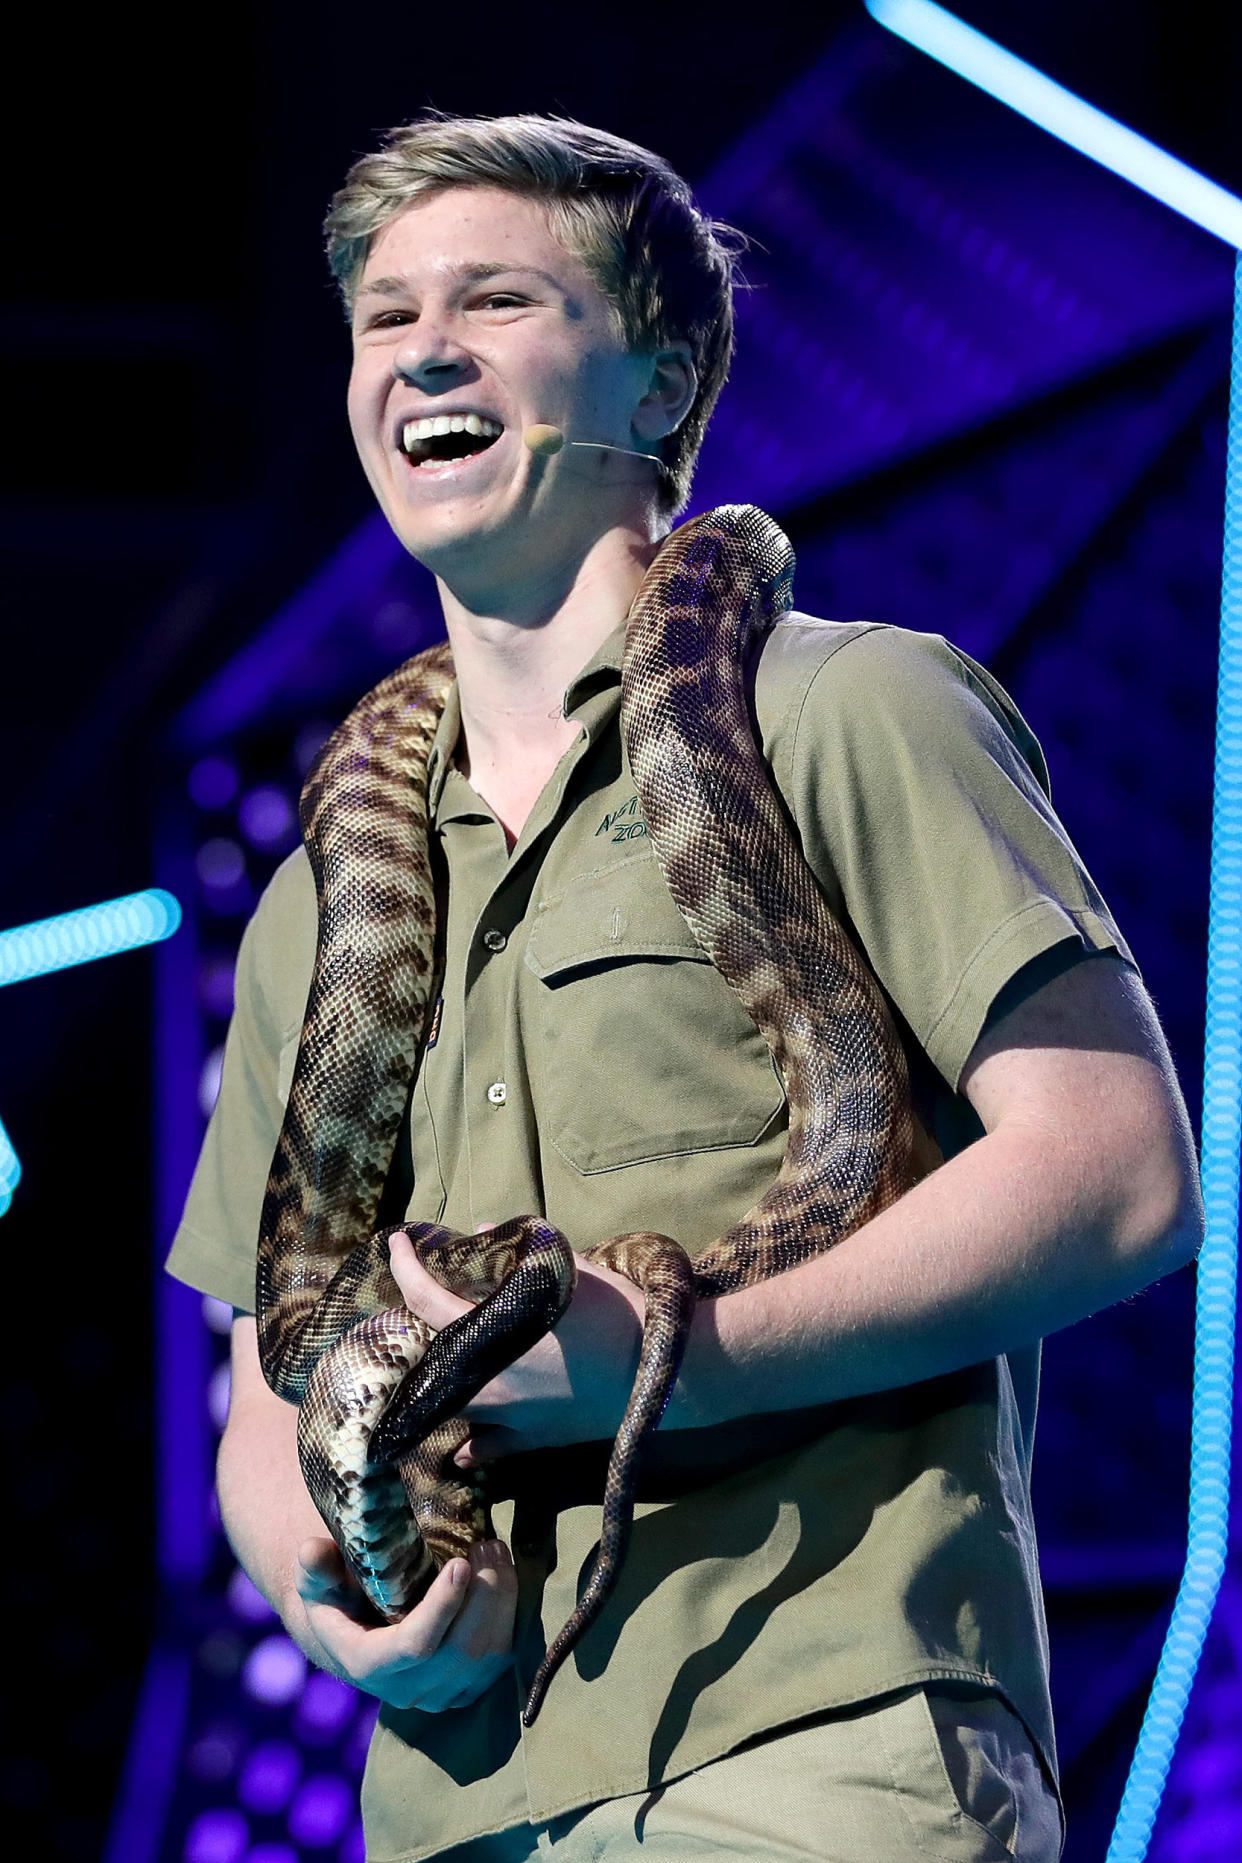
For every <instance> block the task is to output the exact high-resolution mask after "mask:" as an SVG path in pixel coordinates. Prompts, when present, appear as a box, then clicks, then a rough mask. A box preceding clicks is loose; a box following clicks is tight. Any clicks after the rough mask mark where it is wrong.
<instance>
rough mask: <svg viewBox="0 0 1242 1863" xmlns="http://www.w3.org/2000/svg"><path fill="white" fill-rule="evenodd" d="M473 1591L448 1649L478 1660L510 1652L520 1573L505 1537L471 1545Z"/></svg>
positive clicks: (452, 1631) (449, 1637) (446, 1642)
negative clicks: (518, 1574) (516, 1569)
mask: <svg viewBox="0 0 1242 1863" xmlns="http://www.w3.org/2000/svg"><path fill="white" fill-rule="evenodd" d="M469 1558H470V1569H471V1574H472V1578H471V1585H470V1593H469V1596H468V1597H467V1599H466V1602H465V1604H464V1605H463V1606H462V1608H461V1611H460V1612H459V1613H458V1615H457V1618H456V1619H455V1621H454V1623H453V1625H452V1628H451V1629H450V1630H449V1632H448V1634H447V1636H446V1637H445V1640H444V1645H445V1650H446V1652H447V1651H449V1650H452V1651H455V1652H456V1653H457V1655H458V1656H460V1657H462V1658H464V1659H465V1660H466V1661H468V1662H471V1663H476V1662H480V1661H482V1660H483V1659H484V1658H485V1657H489V1656H504V1655H507V1654H508V1652H509V1650H510V1648H511V1647H512V1643H513V1622H514V1617H515V1615H516V1612H517V1573H516V1572H515V1571H514V1569H513V1558H512V1555H511V1554H510V1552H509V1548H508V1547H507V1546H506V1545H505V1543H504V1541H503V1540H482V1541H480V1542H479V1543H478V1544H477V1545H474V1546H472V1547H471V1548H470V1554H469Z"/></svg>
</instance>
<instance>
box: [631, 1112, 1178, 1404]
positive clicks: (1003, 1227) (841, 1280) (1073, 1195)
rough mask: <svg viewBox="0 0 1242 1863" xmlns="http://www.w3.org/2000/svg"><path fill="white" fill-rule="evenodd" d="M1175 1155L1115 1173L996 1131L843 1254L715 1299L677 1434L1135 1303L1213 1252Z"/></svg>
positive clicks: (910, 1373) (705, 1317)
mask: <svg viewBox="0 0 1242 1863" xmlns="http://www.w3.org/2000/svg"><path fill="white" fill-rule="evenodd" d="M1173 1163H1174V1166H1175V1167H1176V1168H1172V1169H1170V1168H1167V1166H1168V1161H1166V1160H1160V1159H1156V1160H1154V1161H1144V1162H1143V1163H1142V1164H1140V1163H1139V1162H1138V1161H1131V1165H1130V1169H1129V1170H1128V1171H1126V1170H1125V1169H1123V1168H1120V1167H1118V1166H1116V1165H1114V1166H1111V1167H1106V1168H1105V1169H1104V1170H1100V1169H1099V1168H1098V1162H1097V1160H1096V1159H1095V1158H1094V1157H1093V1156H1092V1155H1091V1154H1090V1150H1089V1148H1088V1147H1085V1146H1079V1145H1077V1144H1076V1143H1075V1142H1074V1140H1073V1138H1072V1137H1066V1136H1064V1135H1061V1136H1060V1137H1058V1136H1056V1135H1050V1134H1049V1133H1048V1132H1047V1131H1045V1130H1041V1129H1039V1128H1037V1127H1032V1126H1024V1125H1016V1126H1013V1127H1008V1126H1007V1127H1003V1128H1001V1129H999V1130H997V1131H995V1132H993V1133H991V1134H989V1135H988V1136H987V1137H985V1138H982V1139H980V1140H979V1141H978V1142H977V1143H976V1144H974V1145H971V1146H969V1147H968V1148H967V1149H966V1150H965V1151H963V1152H961V1153H959V1154H958V1155H957V1156H956V1157H955V1158H953V1159H951V1160H949V1162H948V1163H946V1164H944V1165H942V1166H941V1167H940V1168H939V1169H938V1170H936V1171H934V1172H932V1173H931V1175H930V1176H928V1177H926V1178H924V1179H923V1181H922V1182H921V1183H920V1184H918V1185H916V1186H915V1187H914V1189H912V1190H911V1191H909V1192H908V1193H907V1194H906V1195H905V1196H904V1197H903V1198H901V1199H900V1200H899V1201H898V1202H897V1203H895V1204H893V1205H891V1206H890V1207H889V1208H888V1209H887V1210H885V1211H884V1212H883V1213H882V1214H881V1215H879V1216H877V1217H875V1218H874V1219H873V1220H872V1221H871V1222H869V1223H867V1224H865V1225H864V1226H863V1227H862V1228H861V1229H859V1230H857V1231H856V1232H855V1233H854V1234H853V1235H851V1236H848V1237H847V1238H846V1239H845V1240H844V1241H842V1242H840V1243H838V1244H837V1245H836V1246H835V1247H834V1248H831V1249H829V1250H827V1251H826V1252H825V1253H823V1254H821V1255H818V1256H814V1257H812V1258H811V1259H810V1260H809V1261H807V1262H804V1263H803V1264H802V1265H801V1266H800V1267H798V1268H795V1269H792V1270H791V1271H790V1272H789V1273H787V1274H783V1275H779V1276H775V1277H773V1278H772V1279H771V1280H768V1281H764V1282H761V1283H759V1284H758V1285H756V1286H754V1287H751V1288H747V1289H744V1290H742V1291H740V1292H738V1293H735V1294H726V1295H723V1296H721V1297H720V1298H719V1299H717V1300H714V1301H711V1302H706V1303H704V1304H703V1305H701V1306H700V1308H699V1310H698V1312H697V1314H696V1316H695V1322H694V1326H693V1329H692V1333H691V1339H690V1343H689V1346H688V1348H687V1352H686V1358H685V1361H684V1363H683V1368H682V1372H681V1376H680V1378H679V1379H678V1383H677V1386H676V1389H675V1391H674V1395H673V1398H672V1400H671V1402H670V1404H669V1408H668V1410H667V1412H666V1414H665V1420H664V1424H663V1427H664V1428H665V1429H669V1430H675V1429H688V1428H695V1427H702V1426H704V1425H707V1424H712V1423H720V1422H725V1421H728V1420H730V1419H732V1418H734V1417H740V1416H746V1415H754V1414H759V1413H763V1412H771V1411H781V1410H795V1409H801V1408H804V1407H809V1406H812V1405H819V1404H825V1403H831V1402H835V1401H837V1400H839V1399H842V1398H849V1397H856V1396H861V1395H864V1394H866V1393H869V1392H874V1391H881V1390H888V1389H891V1388H893V1387H896V1386H899V1385H905V1384H913V1383H915V1382H917V1381H918V1380H920V1379H924V1378H931V1377H935V1376H937V1375H939V1374H941V1373H944V1372H950V1371H955V1370H957V1369H959V1368H960V1367H962V1366H964V1365H971V1364H977V1363H978V1362H979V1361H980V1360H983V1359H987V1358H991V1357H993V1356H994V1355H995V1354H997V1353H1000V1352H1006V1351H1011V1350H1015V1349H1017V1348H1019V1347H1021V1346H1024V1345H1030V1344H1032V1343H1033V1342H1034V1341H1036V1340H1038V1339H1040V1338H1043V1337H1045V1336H1046V1335H1047V1334H1049V1333H1052V1332H1055V1331H1057V1330H1059V1328H1061V1327H1063V1326H1069V1325H1072V1324H1073V1323H1074V1322H1075V1321H1077V1320H1080V1319H1083V1318H1085V1317H1086V1316H1087V1315H1088V1314H1090V1313H1094V1312H1097V1311H1098V1310H1099V1309H1100V1308H1101V1307H1105V1306H1108V1305H1110V1304H1111V1303H1112V1302H1114V1301H1117V1300H1121V1299H1124V1298H1125V1297H1126V1296H1127V1295H1130V1294H1134V1293H1136V1292H1137V1291H1138V1290H1139V1289H1140V1288H1142V1287H1144V1286H1146V1285H1147V1284H1148V1283H1149V1282H1151V1281H1153V1280H1155V1279H1157V1278H1158V1277H1159V1276H1160V1275H1161V1274H1164V1273H1167V1272H1168V1271H1169V1270H1170V1269H1172V1268H1174V1267H1176V1266H1178V1265H1180V1263H1181V1262H1182V1261H1184V1260H1188V1259H1189V1258H1190V1256H1191V1255H1192V1254H1193V1252H1194V1249H1195V1247H1196V1246H1197V1240H1198V1234H1199V1230H1198V1203H1197V1197H1196V1194H1195V1191H1194V1187H1193V1174H1192V1173H1188V1172H1187V1171H1186V1170H1185V1168H1184V1160H1180V1161H1179V1160H1174V1161H1173ZM1136 1173H1137V1176H1136Z"/></svg>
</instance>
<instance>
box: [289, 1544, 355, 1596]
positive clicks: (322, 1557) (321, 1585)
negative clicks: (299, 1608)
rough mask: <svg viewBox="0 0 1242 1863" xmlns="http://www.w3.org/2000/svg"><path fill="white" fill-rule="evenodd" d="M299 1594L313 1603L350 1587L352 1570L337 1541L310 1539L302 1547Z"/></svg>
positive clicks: (297, 1577) (298, 1579) (299, 1555)
mask: <svg viewBox="0 0 1242 1863" xmlns="http://www.w3.org/2000/svg"><path fill="white" fill-rule="evenodd" d="M295 1582H296V1585H297V1591H298V1596H299V1597H300V1598H303V1599H305V1600H307V1601H308V1602H309V1603H318V1602H320V1601H322V1600H323V1599H326V1598H330V1597H332V1596H334V1595H338V1594H340V1593H341V1592H344V1591H345V1590H347V1589H348V1585H349V1571H348V1568H347V1566H346V1564H345V1561H344V1559H343V1558H342V1557H341V1550H340V1548H339V1546H337V1544H336V1542H335V1540H326V1539H307V1540H303V1541H302V1543H301V1545H300V1546H299V1547H298V1568H297V1573H296V1580H295Z"/></svg>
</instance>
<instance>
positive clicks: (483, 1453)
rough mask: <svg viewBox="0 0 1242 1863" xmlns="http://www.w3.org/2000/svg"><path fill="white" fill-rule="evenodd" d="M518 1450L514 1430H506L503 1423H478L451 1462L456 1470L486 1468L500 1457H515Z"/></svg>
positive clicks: (519, 1446) (518, 1445) (517, 1440)
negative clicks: (455, 1466)
mask: <svg viewBox="0 0 1242 1863" xmlns="http://www.w3.org/2000/svg"><path fill="white" fill-rule="evenodd" d="M520 1448H521V1443H520V1441H519V1438H518V1435H517V1432H516V1430H511V1429H507V1428H506V1427H505V1425H504V1424H503V1423H495V1424H486V1423H478V1424H475V1425H473V1427H472V1428H471V1431H470V1435H469V1437H468V1438H467V1440H466V1441H465V1442H464V1443H463V1444H462V1446H461V1448H460V1449H459V1450H458V1451H457V1452H456V1454H455V1455H454V1457H453V1461H454V1462H455V1464H456V1465H457V1467H458V1468H487V1467H489V1466H490V1464H491V1463H493V1462H498V1461H499V1460H500V1458H501V1456H505V1455H516V1454H517V1453H518V1452H519V1450H520Z"/></svg>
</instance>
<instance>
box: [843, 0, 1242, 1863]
mask: <svg viewBox="0 0 1242 1863" xmlns="http://www.w3.org/2000/svg"><path fill="white" fill-rule="evenodd" d="M864 5H865V6H866V8H867V11H868V12H869V13H870V14H871V16H872V18H873V19H874V20H876V21H877V23H878V24H879V25H881V26H884V27H886V28H887V29H888V30H889V31H890V32H893V33H895V34H897V36H898V37H899V38H903V39H905V40H906V41H907V43H909V44H910V45H913V46H916V47H917V48H918V49H919V50H920V51H923V52H926V53H927V55H928V56H929V57H931V58H934V59H936V60H937V61H938V62H939V63H940V64H942V65H946V66H947V67H948V68H949V69H950V70H951V71H954V72H956V73H957V74H958V76H960V77H963V78H965V79H967V80H968V82H970V83H972V84H976V85H978V86H979V88H980V89H981V90H984V91H986V92H987V93H988V94H989V95H990V96H992V97H995V98H997V99H998V100H999V101H1000V102H1001V103H1004V104H1007V105H1008V106H1009V107H1010V109H1012V110H1016V111H1017V112H1018V113H1019V114H1020V115H1022V116H1025V117H1026V118H1027V119H1028V121H1030V122H1032V123H1036V124H1038V125H1039V127H1040V128H1041V129H1044V130H1047V131H1048V133H1049V134H1050V135H1053V136H1056V137H1058V138H1059V140H1060V141H1062V142H1066V143H1068V144H1069V145H1070V147H1071V148H1076V149H1078V150H1079V151H1080V153H1082V154H1084V155H1087V156H1089V157H1090V158H1091V159H1092V160H1094V161H1097V162H1099V163H1101V164H1102V166H1104V167H1106V168H1110V169H1112V171H1113V173H1114V174H1118V175H1121V176H1122V177H1123V178H1124V179H1125V180H1126V181H1129V182H1131V183H1133V185H1134V186H1135V187H1138V188H1142V189H1143V190H1144V192H1145V193H1147V194H1150V195H1152V196H1153V197H1154V198H1155V199H1156V200H1160V201H1163V202H1164V203H1165V205H1166V206H1169V207H1172V208H1173V209H1174V210H1175V211H1176V212H1178V213H1180V214H1182V215H1183V216H1184V217H1185V218H1186V219H1189V220H1192V221H1193V222H1194V223H1195V224H1196V225H1198V226H1201V227H1203V228H1204V229H1205V231H1207V232H1209V233H1214V234H1215V235H1216V237H1217V238H1218V239H1223V240H1225V242H1226V243H1227V244H1228V245H1230V246H1232V247H1233V248H1234V250H1235V253H1236V254H1237V258H1236V271H1235V278H1234V306H1233V362H1232V372H1231V379H1230V392H1229V442H1228V446H1229V452H1228V464H1227V469H1226V478H1225V550H1224V572H1223V581H1222V589H1221V638H1220V671H1219V683H1218V696H1217V711H1216V785H1215V795H1214V800H1213V813H1212V867H1211V893H1210V904H1209V907H1208V975H1207V1023H1206V1031H1205V1053H1204V1081H1203V1134H1202V1146H1201V1164H1202V1176H1203V1200H1204V1205H1205V1208H1206V1212H1207V1235H1206V1239H1205V1241H1204V1244H1203V1248H1202V1250H1201V1252H1200V1255H1199V1262H1198V1280H1197V1287H1196V1296H1195V1371H1194V1404H1193V1409H1192V1413H1191V1425H1190V1530H1189V1534H1188V1538H1187V1547H1186V1565H1185V1569H1184V1570H1183V1573H1182V1579H1181V1583H1180V1585H1179V1586H1178V1592H1177V1598H1176V1601H1175V1603H1174V1606H1173V1615H1172V1617H1171V1619H1170V1622H1169V1628H1168V1633H1167V1635H1166V1637H1165V1642H1164V1649H1163V1651H1162V1652H1161V1656H1160V1662H1159V1665H1158V1667H1157V1669H1156V1677H1155V1681H1154V1682H1153V1684H1152V1690H1151V1694H1150V1696H1149V1698H1148V1702H1147V1711H1146V1713H1145V1714H1144V1716H1143V1725H1142V1727H1141V1729H1140V1730H1139V1737H1138V1743H1137V1745H1136V1747H1135V1750H1134V1758H1133V1760H1132V1761H1131V1763H1130V1772H1129V1776H1128V1778H1127V1780H1126V1787H1125V1791H1124V1792H1123V1794H1122V1799H1121V1807H1120V1809H1119V1811H1118V1813H1117V1823H1116V1825H1115V1827H1114V1830H1113V1836H1112V1841H1111V1843H1110V1844H1109V1848H1108V1856H1107V1858H1106V1863H1143V1858H1144V1857H1145V1856H1146V1855H1147V1847H1148V1845H1149V1843H1150V1842H1151V1834H1152V1829H1153V1827H1154V1825H1155V1821H1156V1813H1157V1811H1158V1810H1159V1808H1160V1800H1161V1797H1162V1796H1163V1793H1164V1787H1165V1782H1166V1780H1167V1778H1168V1773H1169V1767H1170V1765H1171V1763H1172V1759H1173V1751H1174V1748H1175V1747H1176V1745H1177V1736H1178V1734H1179V1732H1180V1730H1181V1725H1182V1720H1183V1717H1184V1716H1185V1713H1186V1705H1187V1703H1188V1701H1189V1699H1190V1690H1191V1687H1192V1685H1193V1683H1194V1679H1195V1671H1196V1669H1197V1668H1198V1666H1199V1657H1200V1655H1201V1654H1202V1651H1203V1644H1204V1640H1205V1638H1206V1636H1207V1631H1208V1625H1209V1623H1210V1622H1211V1618H1212V1612H1213V1609H1214V1608H1215V1604H1216V1596H1217V1593H1218V1592H1219V1590H1220V1582H1221V1578H1222V1576H1223V1573H1224V1569H1225V1559H1226V1556H1227V1553H1228V1547H1229V1473H1230V1469H1229V1446H1230V1433H1231V1421H1232V1410H1233V1358H1234V1330H1235V1310H1236V1305H1237V1277H1238V1148H1239V1143H1240V1141H1242V200H1239V199H1238V197H1237V195H1234V194H1230V193H1228V192H1227V191H1226V190H1225V189H1223V188H1219V187H1217V186H1216V184H1215V183H1214V182H1210V181H1208V179H1207V177H1206V176H1204V175H1200V174H1198V173H1196V171H1195V170H1194V169H1191V168H1187V166H1186V165H1185V163H1184V162H1178V161H1175V160H1174V158H1173V157H1172V156H1170V155H1168V154H1166V153H1165V151H1164V150H1162V149H1158V148H1156V146H1155V145H1154V144H1153V143H1150V142H1148V141H1147V140H1146V138H1145V137H1142V136H1138V135H1136V134H1135V132H1134V131H1133V130H1131V129H1127V128H1126V127H1125V126H1124V125H1123V124H1120V123H1118V122H1116V121H1115V120H1114V119H1113V118H1111V117H1108V116H1106V115H1105V114H1104V112H1103V111H1102V110H1097V109H1095V107H1094V106H1093V105H1091V104H1088V103H1086V102H1085V101H1084V100H1083V99H1082V98H1081V97H1076V96H1075V95H1074V93H1073V92H1072V91H1067V90H1066V89H1065V88H1064V87H1063V86H1062V85H1059V84H1055V83H1053V81H1052V79H1051V78H1048V77H1046V76H1045V75H1044V73H1043V72H1041V71H1037V70H1036V69H1035V67H1034V66H1033V65H1028V64H1026V63H1025V62H1024V61H1023V60H1022V59H1020V58H1015V57H1014V55H1013V53H1012V52H1007V51H1006V50H1005V49H1004V47H1003V46H1000V45H997V44H996V42H995V41H994V40H992V39H988V38H985V37H984V35H983V34H982V33H981V32H976V31H975V29H974V28H973V27H971V26H967V25H966V23H965V21H963V20H960V19H958V18H957V17H956V16H955V15H954V14H952V13H950V12H948V11H947V10H946V9H945V8H944V7H941V6H937V5H935V4H934V0H864Z"/></svg>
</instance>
